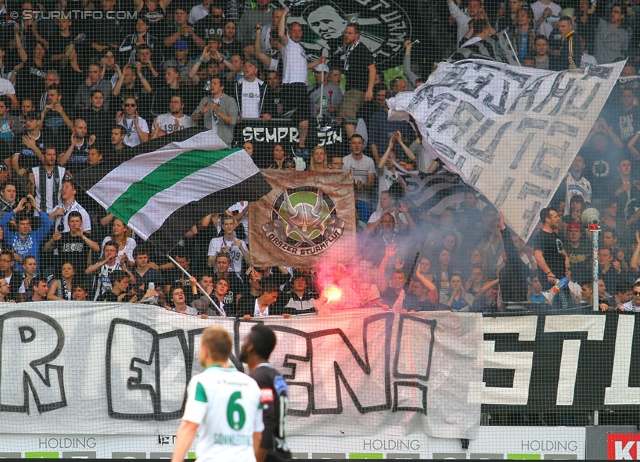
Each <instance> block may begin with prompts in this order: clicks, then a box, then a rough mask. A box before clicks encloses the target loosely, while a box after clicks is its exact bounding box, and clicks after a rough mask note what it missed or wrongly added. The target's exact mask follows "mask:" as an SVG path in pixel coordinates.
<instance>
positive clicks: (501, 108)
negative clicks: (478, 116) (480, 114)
mask: <svg viewBox="0 0 640 462" xmlns="http://www.w3.org/2000/svg"><path fill="white" fill-rule="evenodd" d="M509 85H510V84H509V81H507V80H504V81H503V82H502V93H501V94H500V102H499V103H498V104H497V105H495V104H493V100H494V99H495V97H494V96H493V95H487V96H485V97H484V100H482V102H483V103H484V105H485V106H487V107H488V108H489V109H491V110H492V111H493V112H494V113H495V114H499V115H504V113H505V111H506V110H507V106H506V105H507V98H508V97H509Z"/></svg>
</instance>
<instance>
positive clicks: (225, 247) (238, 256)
mask: <svg viewBox="0 0 640 462" xmlns="http://www.w3.org/2000/svg"><path fill="white" fill-rule="evenodd" d="M237 226H238V222H237V221H236V218H235V217H234V216H225V217H224V218H223V219H222V230H223V231H224V234H223V235H222V237H214V238H213V239H211V242H210V243H209V251H208V252H207V255H208V258H207V264H208V265H209V266H214V265H215V264H216V255H217V254H218V252H223V253H227V254H229V257H230V259H231V268H230V269H231V271H233V272H235V273H241V272H242V259H243V258H245V259H246V260H247V261H250V258H249V249H248V248H247V244H245V243H244V241H242V240H240V239H238V237H237V236H236V231H235V230H236V227H237Z"/></svg>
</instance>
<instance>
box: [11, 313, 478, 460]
mask: <svg viewBox="0 0 640 462" xmlns="http://www.w3.org/2000/svg"><path fill="white" fill-rule="evenodd" d="M15 308H16V305H9V304H6V305H4V306H3V307H2V309H1V311H0V313H1V315H0V339H1V340H0V342H1V344H0V348H1V353H0V354H1V363H0V412H3V413H4V417H5V418H3V419H0V432H2V433H16V430H19V431H20V432H24V433H25V434H38V433H42V434H50V433H52V431H53V430H54V429H60V432H64V433H65V434H81V435H87V434H92V435H100V434H126V435H153V436H158V435H173V434H175V431H176V429H177V426H178V419H179V418H180V417H181V415H182V405H183V399H184V391H185V387H186V384H187V382H188V380H189V378H190V377H191V375H192V374H195V373H198V372H200V371H201V370H202V369H201V367H200V366H199V364H197V357H198V346H199V342H200V335H201V332H202V330H203V329H204V328H205V327H207V326H208V325H211V324H213V323H215V324H219V325H222V326H224V327H225V328H226V329H228V330H229V332H231V333H232V335H233V338H234V342H235V345H234V353H235V357H237V354H238V350H239V342H241V340H242V339H243V337H244V336H245V335H246V333H247V332H248V331H249V329H250V328H251V326H252V325H253V322H251V321H247V320H237V321H236V320H233V319H207V320H203V319H200V318H197V317H190V316H185V315H180V314H177V313H173V312H169V311H166V310H164V309H161V308H157V307H148V306H143V305H131V304H124V305H121V304H100V305H96V304H91V303H87V304H82V303H65V302H46V303H39V304H38V303H31V304H29V310H21V309H15ZM17 308H21V307H20V306H17ZM265 322H266V323H267V324H269V325H270V326H272V327H273V328H274V330H275V331H276V334H277V336H278V346H277V347H276V350H275V351H274V353H273V355H272V357H271V360H272V361H271V362H272V363H273V364H275V365H276V367H277V368H278V369H279V370H280V371H281V373H283V374H284V375H285V378H286V379H287V382H288V383H289V389H290V396H291V398H290V414H289V417H288V421H287V432H288V434H289V435H291V436H296V435H297V436H311V435H313V436H319V435H323V436H337V437H344V436H358V435H363V434H379V433H383V432H385V431H387V432H388V431H391V432H394V433H396V434H399V435H404V434H409V433H415V432H421V433H426V434H428V435H430V436H432V437H438V438H471V439H473V438H475V437H476V436H477V432H478V428H479V424H480V402H481V398H480V397H479V396H473V394H474V393H476V391H475V390H478V387H477V384H478V383H481V382H482V373H483V370H482V367H483V336H482V317H480V316H477V315H474V314H473V313H467V314H464V313H450V312H428V313H415V314H413V313H412V314H410V315H409V314H407V315H398V314H396V313H392V312H381V311H378V310H373V309H370V310H353V311H348V312H345V313H339V314H336V315H334V316H330V317H318V316H298V317H296V318H292V319H283V318H280V317H277V318H276V317H274V318H268V319H266V320H265ZM235 357H234V358H232V359H233V360H234V361H235ZM473 384H475V385H473ZM477 393H480V394H481V393H482V390H478V391H477ZM0 450H1V448H0Z"/></svg>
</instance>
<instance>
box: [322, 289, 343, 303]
mask: <svg viewBox="0 0 640 462" xmlns="http://www.w3.org/2000/svg"><path fill="white" fill-rule="evenodd" d="M324 296H325V297H327V303H329V302H337V301H339V300H340V299H341V298H342V290H340V288H339V287H337V286H334V285H330V286H329V287H327V288H326V290H325V291H324Z"/></svg>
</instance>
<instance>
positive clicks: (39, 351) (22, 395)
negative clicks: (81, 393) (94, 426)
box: [0, 310, 67, 413]
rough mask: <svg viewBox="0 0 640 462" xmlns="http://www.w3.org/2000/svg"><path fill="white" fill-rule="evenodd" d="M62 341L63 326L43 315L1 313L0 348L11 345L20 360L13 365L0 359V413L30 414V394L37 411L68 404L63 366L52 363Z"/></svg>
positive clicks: (22, 311) (22, 312)
mask: <svg viewBox="0 0 640 462" xmlns="http://www.w3.org/2000/svg"><path fill="white" fill-rule="evenodd" d="M64 343H65V335H64V331H63V330H62V326H60V324H58V322H57V321H56V320H55V319H53V318H52V317H50V316H47V315H46V314H42V313H38V312H37V311H28V310H16V311H11V312H9V313H6V314H4V315H2V316H0V351H2V350H4V348H5V346H10V347H11V349H12V350H11V353H10V354H12V355H13V356H14V357H16V358H20V362H21V363H20V364H19V365H18V366H17V367H16V365H15V363H8V362H7V363H6V365H5V362H4V361H0V383H2V393H0V412H23V413H30V410H29V401H30V400H29V397H30V396H31V397H32V398H33V400H34V401H35V403H36V408H37V409H38V412H39V413H43V412H49V411H53V410H56V409H60V408H63V407H66V406H67V397H66V394H65V390H64V367H63V366H56V365H54V364H52V362H53V360H55V359H56V358H57V357H58V356H59V355H60V353H61V352H62V349H63V348H64ZM16 348H17V350H16ZM4 354H9V352H5V353H4ZM12 386H13V387H16V389H15V390H12V389H11V387H12ZM12 399H15V401H13V400H12Z"/></svg>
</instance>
